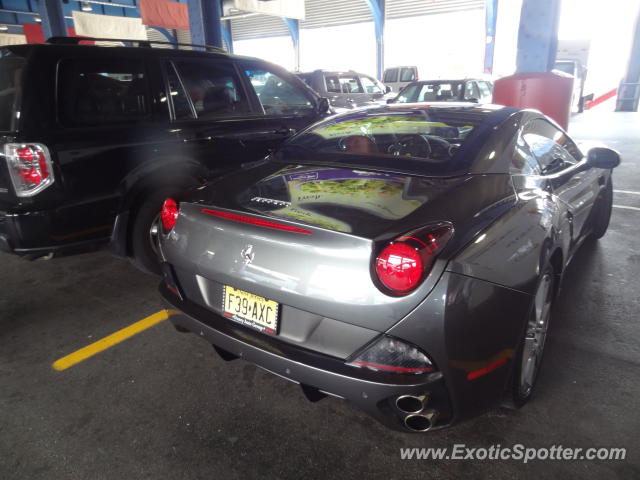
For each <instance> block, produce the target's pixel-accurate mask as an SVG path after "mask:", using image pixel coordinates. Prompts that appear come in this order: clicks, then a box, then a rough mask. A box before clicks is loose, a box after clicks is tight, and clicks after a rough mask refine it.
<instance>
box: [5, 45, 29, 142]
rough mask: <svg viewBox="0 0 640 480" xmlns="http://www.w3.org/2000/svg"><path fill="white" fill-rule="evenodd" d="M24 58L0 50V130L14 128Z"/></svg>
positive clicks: (24, 62)
mask: <svg viewBox="0 0 640 480" xmlns="http://www.w3.org/2000/svg"><path fill="white" fill-rule="evenodd" d="M25 64H26V60H25V59H24V58H22V57H17V56H15V55H13V53H12V52H11V51H9V50H6V49H2V50H0V131H11V130H14V128H13V127H14V125H13V121H14V119H15V118H16V112H17V110H18V100H19V95H18V94H19V90H20V77H21V76H22V70H23V69H24V66H25Z"/></svg>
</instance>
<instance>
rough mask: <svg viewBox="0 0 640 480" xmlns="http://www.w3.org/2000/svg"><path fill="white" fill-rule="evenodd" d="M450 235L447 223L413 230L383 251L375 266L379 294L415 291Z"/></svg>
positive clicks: (449, 225)
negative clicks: (380, 286) (379, 287)
mask: <svg viewBox="0 0 640 480" xmlns="http://www.w3.org/2000/svg"><path fill="white" fill-rule="evenodd" d="M452 235H453V226H452V225H451V224H450V223H444V222H443V223H437V224H432V225H427V226H425V227H422V228H419V229H417V230H412V231H411V232H408V233H407V234H405V235H402V236H400V237H398V238H396V239H395V240H394V241H393V242H391V243H390V244H389V245H387V246H386V247H385V248H383V249H382V251H380V253H379V254H378V256H377V257H376V259H375V264H374V268H375V272H376V275H377V277H378V280H379V281H380V283H381V284H382V288H381V289H382V291H384V292H385V293H389V294H391V295H406V294H408V293H410V292H411V291H413V290H415V289H416V288H417V287H418V285H420V284H421V283H422V281H423V280H424V279H425V278H426V277H427V275H428V274H429V271H430V270H431V267H432V266H433V262H434V261H435V259H436V257H437V255H438V253H440V251H441V250H442V249H443V248H444V246H445V245H446V244H447V242H448V241H449V239H450V238H451V236H452Z"/></svg>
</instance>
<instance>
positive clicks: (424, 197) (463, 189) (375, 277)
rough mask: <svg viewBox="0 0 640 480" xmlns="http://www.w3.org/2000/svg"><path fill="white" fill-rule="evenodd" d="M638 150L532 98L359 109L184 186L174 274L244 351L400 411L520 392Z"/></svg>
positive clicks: (313, 392)
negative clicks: (558, 117) (610, 144)
mask: <svg viewBox="0 0 640 480" xmlns="http://www.w3.org/2000/svg"><path fill="white" fill-rule="evenodd" d="M619 162H620V156H619V155H618V153H617V152H615V151H614V150H611V149H608V148H606V147H604V146H600V145H597V144H584V145H582V144H581V145H577V144H576V143H575V142H574V141H572V140H571V138H570V137H569V136H568V135H567V133H566V132H565V131H564V130H562V128H560V127H559V126H558V125H557V124H556V123H554V122H553V121H552V120H550V119H549V118H547V117H545V116H544V115H542V114H541V113H539V112H536V111H532V110H520V109H515V108H509V107H502V106H496V105H478V104H464V103H458V104H453V103H449V104H398V105H394V104H391V105H386V106H381V107H373V108H368V109H362V110H354V111H352V112H349V113H346V114H342V115H337V116H334V117H330V118H328V119H326V120H324V121H322V122H319V123H316V124H314V125H312V126H311V127H309V128H307V129H306V130H304V131H302V132H300V133H299V134H298V135H296V136H295V137H293V138H292V139H291V140H290V141H288V142H287V143H285V144H284V146H283V147H282V148H281V149H280V150H279V151H277V152H275V153H273V154H272V155H270V156H269V157H267V158H265V159H263V160H260V161H258V162H251V163H246V164H244V165H242V167H241V168H239V169H238V170H236V171H234V172H233V173H231V174H229V175H227V176H225V177H223V178H222V179H219V180H217V181H215V182H213V183H210V184H207V185H203V186H201V187H198V188H196V189H193V190H191V191H188V192H185V193H183V194H182V195H180V196H177V197H174V198H168V199H166V201H165V202H164V205H163V208H162V212H161V215H160V217H161V223H162V234H161V237H162V238H161V241H160V250H161V255H162V261H163V264H162V266H163V268H162V270H163V281H162V283H161V285H160V291H161V294H162V295H163V297H164V299H165V300H166V301H167V302H168V303H169V304H170V305H171V308H173V309H176V310H178V311H179V313H178V314H176V315H174V316H172V317H171V321H172V322H173V323H174V325H175V326H176V328H177V329H178V330H180V331H190V332H193V333H195V334H197V335H199V336H201V337H202V338H203V339H205V340H206V341H208V342H210V343H211V344H212V345H213V346H214V348H215V350H216V351H217V352H218V353H219V354H220V356H221V357H222V358H224V359H225V360H232V359H236V358H242V359H244V360H246V361H249V362H252V363H254V364H256V365H258V366H259V367H261V368H263V369H265V370H268V371H270V372H272V373H274V374H276V375H278V376H280V377H282V378H284V379H287V380H289V381H291V382H294V383H296V384H299V385H300V386H301V387H302V391H303V393H304V394H305V395H306V396H307V397H308V398H309V399H310V400H318V399H321V398H323V397H324V396H326V395H331V396H334V397H338V398H342V399H345V400H347V401H349V402H351V403H352V404H354V405H356V406H358V407H359V408H361V409H362V410H364V411H365V412H367V413H369V414H370V415H372V416H373V417H375V418H376V419H378V420H379V421H381V422H383V423H384V424H386V425H388V426H390V427H392V428H396V429H400V430H402V431H406V432H424V431H427V430H431V429H439V428H443V427H446V426H449V425H451V424H453V423H455V422H458V421H460V420H464V419H466V418H469V417H472V416H474V415H477V414H479V413H481V412H483V411H485V410H486V409H488V408H491V407H493V406H496V405H499V404H502V405H507V406H510V407H516V408H517V407H520V406H522V405H524V404H525V403H526V402H527V401H528V400H529V399H530V398H531V396H532V392H533V389H534V387H535V384H536V379H537V378H538V376H539V373H540V371H541V368H540V367H541V360H542V353H543V350H544V346H545V339H546V337H547V332H548V328H549V323H550V321H551V312H552V307H553V303H554V300H555V299H556V298H557V296H558V294H559V291H560V290H559V287H560V285H561V281H562V277H563V274H564V272H565V269H566V267H567V265H568V264H569V262H570V261H571V258H572V257H573V255H574V254H575V252H576V251H577V249H578V248H579V247H580V245H581V244H582V243H583V242H584V241H585V240H588V239H597V238H600V237H602V236H603V235H604V234H605V231H606V230H607V227H608V224H609V217H610V215H611V207H612V191H613V190H612V175H611V174H612V169H613V168H614V167H616V166H617V165H618V164H619ZM238 381H239V382H240V381H242V379H238Z"/></svg>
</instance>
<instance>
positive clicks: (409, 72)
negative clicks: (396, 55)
mask: <svg viewBox="0 0 640 480" xmlns="http://www.w3.org/2000/svg"><path fill="white" fill-rule="evenodd" d="M415 79H416V72H415V70H414V69H413V68H403V69H402V71H401V72H400V81H401V82H413V81H414V80H415Z"/></svg>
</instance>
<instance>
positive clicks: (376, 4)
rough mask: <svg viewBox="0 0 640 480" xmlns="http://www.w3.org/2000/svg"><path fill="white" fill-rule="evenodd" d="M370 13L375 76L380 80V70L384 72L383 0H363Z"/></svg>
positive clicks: (384, 15)
mask: <svg viewBox="0 0 640 480" xmlns="http://www.w3.org/2000/svg"><path fill="white" fill-rule="evenodd" d="M365 1H366V2H367V5H369V9H370V10H371V15H373V23H374V25H375V27H376V76H377V77H378V80H382V72H384V23H385V19H386V14H385V0H365Z"/></svg>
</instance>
